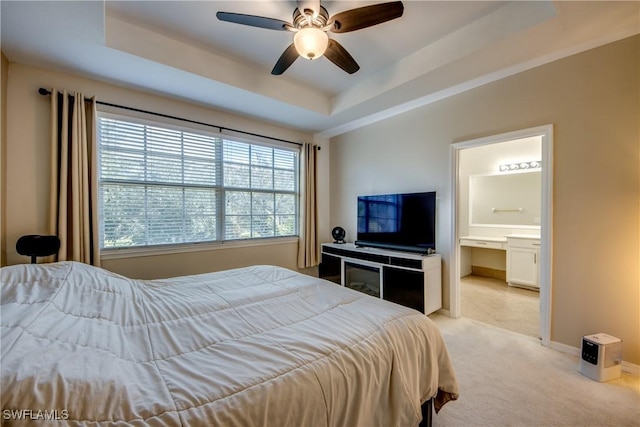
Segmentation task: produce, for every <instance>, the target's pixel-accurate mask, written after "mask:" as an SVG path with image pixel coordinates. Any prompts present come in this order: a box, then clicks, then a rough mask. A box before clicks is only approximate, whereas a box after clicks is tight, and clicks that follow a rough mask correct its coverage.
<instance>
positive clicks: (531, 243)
mask: <svg viewBox="0 0 640 427" xmlns="http://www.w3.org/2000/svg"><path fill="white" fill-rule="evenodd" d="M507 247H513V248H525V249H540V240H538V239H519V238H514V237H507Z"/></svg>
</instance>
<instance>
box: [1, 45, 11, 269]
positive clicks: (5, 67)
mask: <svg viewBox="0 0 640 427" xmlns="http://www.w3.org/2000/svg"><path fill="white" fill-rule="evenodd" d="M0 57H1V59H2V68H1V70H0V266H3V265H6V264H7V253H6V251H5V250H4V248H5V245H6V236H7V232H6V231H7V228H6V224H5V218H6V214H5V210H6V206H7V202H6V198H5V196H6V182H7V179H6V171H7V166H6V165H7V81H8V76H9V60H8V59H7V57H6V56H4V53H1V52H0Z"/></svg>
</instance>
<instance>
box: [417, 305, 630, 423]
mask: <svg viewBox="0 0 640 427" xmlns="http://www.w3.org/2000/svg"><path fill="white" fill-rule="evenodd" d="M429 317H430V318H431V319H432V320H434V321H435V322H436V323H437V324H438V326H439V328H440V330H441V332H442V336H443V337H444V340H445V342H446V344H447V348H448V350H449V354H450V356H451V359H452V361H453V365H454V368H455V370H456V375H457V378H458V384H459V387H460V398H459V399H458V400H457V401H454V402H450V403H447V404H446V405H445V406H444V407H443V408H442V410H441V411H440V413H439V414H438V415H435V416H434V426H436V427H447V426H461V427H469V426H496V427H497V426H536V427H538V426H572V427H582V426H598V427H600V426H615V427H618V426H640V377H638V376H634V375H630V374H627V373H623V376H622V378H620V379H617V380H613V381H609V382H604V383H600V382H597V381H593V380H591V379H590V378H588V377H586V376H584V375H582V374H581V373H580V372H579V371H578V364H579V359H578V357H575V356H571V355H567V354H564V353H561V352H558V351H555V350H551V349H549V348H546V347H543V346H542V345H541V344H540V341H539V340H538V339H536V338H533V337H529V336H526V335H521V334H518V333H515V332H511V331H507V330H504V329H500V328H497V327H494V326H490V325H486V324H483V323H480V322H478V321H475V320H471V319H466V318H460V319H452V318H449V317H446V316H443V315H439V314H433V315H430V316H429Z"/></svg>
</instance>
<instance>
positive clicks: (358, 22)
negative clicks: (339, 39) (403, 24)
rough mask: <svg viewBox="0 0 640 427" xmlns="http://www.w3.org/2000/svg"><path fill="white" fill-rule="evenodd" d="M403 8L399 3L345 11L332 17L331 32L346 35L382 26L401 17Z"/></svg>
mask: <svg viewBox="0 0 640 427" xmlns="http://www.w3.org/2000/svg"><path fill="white" fill-rule="evenodd" d="M403 12H404V6H403V5H402V2H401V1H394V2H389V3H381V4H374V5H372V6H364V7H359V8H356V9H351V10H347V11H344V12H340V13H338V14H336V15H334V16H333V17H332V18H331V20H332V21H334V24H333V27H332V28H331V31H332V32H334V33H347V32H349V31H356V30H360V29H362V28H367V27H371V26H373V25H378V24H382V23H383V22H387V21H391V20H392V19H396V18H399V17H401V16H402V13H403Z"/></svg>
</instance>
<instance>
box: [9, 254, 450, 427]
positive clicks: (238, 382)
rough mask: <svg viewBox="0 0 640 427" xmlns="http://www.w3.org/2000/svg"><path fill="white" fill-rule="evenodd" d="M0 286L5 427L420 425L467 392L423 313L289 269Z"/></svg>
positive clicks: (17, 276) (49, 278) (25, 273)
mask: <svg viewBox="0 0 640 427" xmlns="http://www.w3.org/2000/svg"><path fill="white" fill-rule="evenodd" d="M0 276H1V280H2V284H1V303H2V311H1V312H0V319H1V322H0V323H1V333H2V337H1V344H2V348H1V357H2V360H1V368H0V370H1V387H2V397H1V400H2V422H3V423H6V424H7V425H22V424H25V425H33V424H32V423H33V420H35V419H37V420H39V421H40V424H38V425H49V424H50V425H87V426H99V425H100V426H102V425H105V426H106V425H117V426H125V425H126V426H176V425H185V426H332V427H333V426H345V427H346V426H349V427H353V426H415V425H417V424H418V423H419V421H420V419H421V411H420V409H421V408H420V405H421V403H422V402H424V401H426V400H428V399H429V398H432V397H436V399H435V401H434V402H435V408H436V410H439V409H440V407H441V406H442V405H443V404H444V403H446V402H447V401H448V400H451V399H455V398H457V396H458V386H457V383H456V378H455V373H454V370H453V367H452V364H451V361H450V359H449V356H448V353H447V349H446V347H445V344H444V342H443V340H442V337H441V335H440V333H439V331H438V329H437V327H436V326H435V324H434V323H433V322H432V321H431V320H430V319H428V318H427V317H426V316H424V315H422V314H420V313H419V312H417V311H415V310H412V309H409V308H406V307H402V306H400V305H397V304H393V303H390V302H387V301H383V300H380V299H377V298H374V297H370V296H367V295H364V294H361V293H359V292H356V291H353V290H350V289H345V288H342V287H341V286H339V285H336V284H333V283H331V282H328V281H325V280H321V279H318V278H315V277H311V276H307V275H303V274H300V273H297V272H293V271H290V270H287V269H283V268H279V267H274V266H252V267H247V268H241V269H234V270H227V271H222V272H216V273H208V274H201V275H193V276H182V277H175V278H171V279H163V280H134V279H130V278H127V277H124V276H121V275H117V274H114V273H112V272H109V271H107V270H104V269H100V268H96V267H92V266H89V265H86V264H82V263H77V262H60V263H52V264H40V265H17V266H11V267H5V268H2V270H1V274H0ZM21 420H22V421H21Z"/></svg>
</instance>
